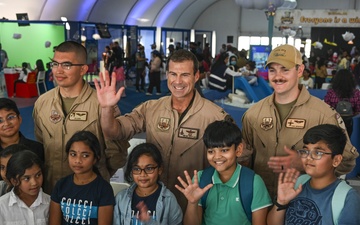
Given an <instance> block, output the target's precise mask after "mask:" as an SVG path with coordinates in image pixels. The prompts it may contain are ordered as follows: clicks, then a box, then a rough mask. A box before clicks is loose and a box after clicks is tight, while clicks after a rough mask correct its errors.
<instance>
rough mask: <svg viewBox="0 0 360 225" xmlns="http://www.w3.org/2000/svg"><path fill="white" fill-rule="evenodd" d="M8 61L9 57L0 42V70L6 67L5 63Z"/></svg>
mask: <svg viewBox="0 0 360 225" xmlns="http://www.w3.org/2000/svg"><path fill="white" fill-rule="evenodd" d="M8 62H9V57H8V54H7V52H6V51H5V50H4V49H3V48H2V45H1V43H0V71H2V70H3V69H4V68H6V67H7V63H8Z"/></svg>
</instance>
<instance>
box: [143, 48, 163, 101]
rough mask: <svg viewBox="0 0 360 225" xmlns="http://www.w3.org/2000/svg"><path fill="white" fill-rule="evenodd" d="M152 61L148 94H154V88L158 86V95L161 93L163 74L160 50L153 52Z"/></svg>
mask: <svg viewBox="0 0 360 225" xmlns="http://www.w3.org/2000/svg"><path fill="white" fill-rule="evenodd" d="M151 58H152V59H151V63H150V71H149V81H150V84H149V87H148V90H147V92H146V95H152V92H153V88H154V87H156V95H161V87H160V86H161V74H160V69H161V67H162V59H161V55H160V52H159V51H157V50H154V51H152V52H151Z"/></svg>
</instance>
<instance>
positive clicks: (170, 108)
mask: <svg viewBox="0 0 360 225" xmlns="http://www.w3.org/2000/svg"><path fill="white" fill-rule="evenodd" d="M199 76H200V75H199V62H198V61H197V59H196V56H195V55H194V54H192V53H191V52H190V51H187V50H184V49H180V50H177V51H175V52H174V53H173V54H172V55H170V57H169V58H168V59H167V63H166V77H167V86H168V88H169V90H170V92H171V95H170V96H165V97H163V98H160V99H158V100H149V101H146V102H144V103H142V104H140V105H139V106H137V107H136V108H135V109H133V111H132V112H131V113H128V114H126V115H124V116H118V117H116V118H114V117H112V116H111V115H113V114H114V106H116V105H117V104H118V102H119V100H120V96H121V93H122V91H123V89H120V91H118V92H116V91H115V84H114V83H113V80H115V74H112V79H111V82H110V78H109V75H108V74H105V76H104V77H105V80H104V79H103V76H100V83H99V81H97V80H95V87H96V91H97V96H98V100H99V102H100V105H101V107H102V112H101V126H102V128H103V129H102V130H103V133H104V135H105V137H106V138H107V139H108V140H129V139H131V138H132V137H133V136H134V135H135V134H137V133H142V132H146V142H148V143H152V144H154V145H155V146H156V147H157V148H158V149H159V150H160V152H161V155H162V157H163V159H164V169H163V172H162V174H161V181H163V182H164V184H165V185H166V186H167V187H168V188H169V189H170V191H171V192H173V193H174V194H175V196H176V199H177V200H178V203H179V205H180V206H181V207H182V209H183V210H185V207H186V198H185V197H184V196H183V195H182V194H181V193H180V192H179V191H178V190H177V189H176V188H175V183H176V181H177V179H176V176H178V175H180V174H182V173H183V171H184V170H188V171H191V172H192V171H194V170H195V169H196V170H201V169H203V168H205V167H206V166H207V165H208V162H207V161H206V148H205V146H204V143H203V142H202V136H203V133H204V130H205V128H206V126H207V125H208V124H209V123H211V122H213V121H215V120H223V119H228V120H232V118H231V117H230V116H229V115H228V114H227V113H226V112H224V110H223V109H222V108H220V107H219V106H217V105H216V104H214V103H212V102H211V101H209V100H207V99H205V98H202V97H201V96H200V94H199V93H198V92H197V91H196V90H195V83H196V81H197V80H198V79H199ZM120 102H121V101H120ZM120 104H121V103H120Z"/></svg>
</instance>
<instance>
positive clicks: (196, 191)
mask: <svg viewBox="0 0 360 225" xmlns="http://www.w3.org/2000/svg"><path fill="white" fill-rule="evenodd" d="M184 174H185V179H186V182H185V181H184V180H183V179H182V178H181V177H180V176H179V177H178V178H177V179H178V180H179V182H180V184H181V185H182V187H180V186H179V185H175V187H176V189H178V190H179V191H181V193H183V194H184V195H185V197H186V198H187V200H188V201H189V203H192V204H197V203H198V202H199V200H200V198H201V197H202V196H203V195H204V193H205V192H206V191H207V190H209V189H210V188H211V187H212V186H213V184H208V185H206V186H205V187H204V188H200V187H199V181H198V175H197V171H196V170H194V182H192V180H191V177H190V175H189V173H188V172H187V171H186V170H185V171H184Z"/></svg>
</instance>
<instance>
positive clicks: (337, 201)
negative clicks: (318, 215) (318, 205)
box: [295, 174, 352, 225]
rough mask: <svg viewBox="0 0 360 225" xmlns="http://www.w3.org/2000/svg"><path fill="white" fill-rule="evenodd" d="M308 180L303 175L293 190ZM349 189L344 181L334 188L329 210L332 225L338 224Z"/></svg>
mask: <svg viewBox="0 0 360 225" xmlns="http://www.w3.org/2000/svg"><path fill="white" fill-rule="evenodd" d="M310 178H311V177H310V176H309V175H307V174H303V175H301V176H300V177H298V179H297V181H296V184H295V189H297V188H298V187H299V184H305V183H306V182H307V181H309V180H310ZM351 188H352V187H351V186H350V185H348V184H347V183H346V182H345V181H341V182H340V183H339V184H338V185H337V187H336V188H335V191H334V194H333V196H332V200H331V210H332V215H333V222H334V225H337V224H338V220H339V216H340V213H341V211H342V209H343V208H344V205H345V199H346V196H347V194H348V192H349V190H350V189H351Z"/></svg>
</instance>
